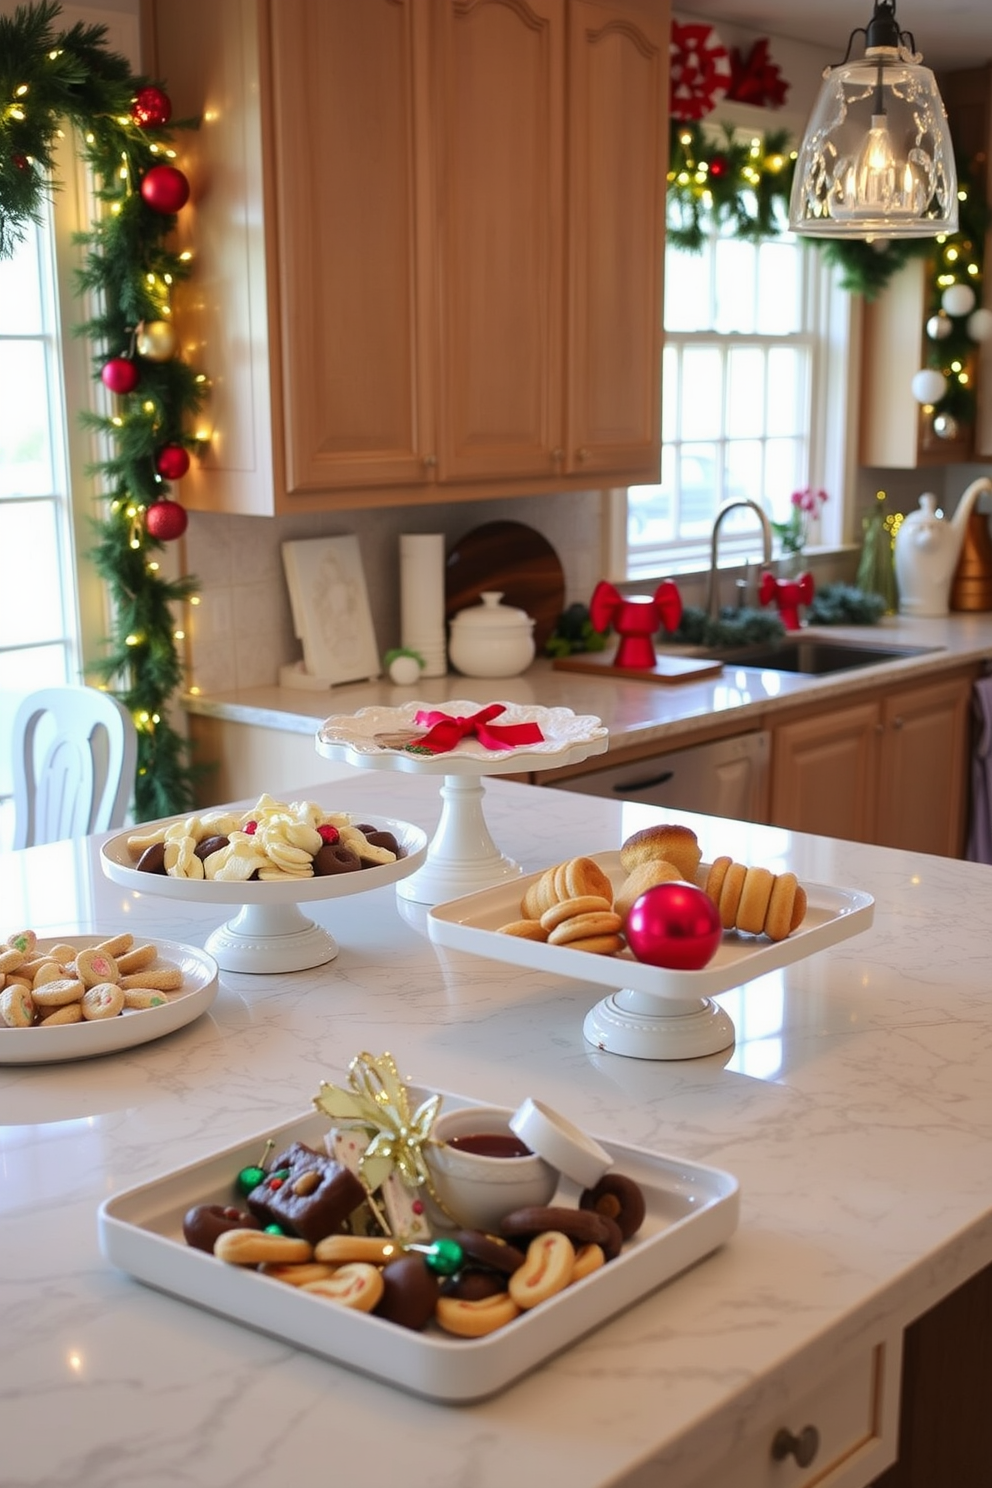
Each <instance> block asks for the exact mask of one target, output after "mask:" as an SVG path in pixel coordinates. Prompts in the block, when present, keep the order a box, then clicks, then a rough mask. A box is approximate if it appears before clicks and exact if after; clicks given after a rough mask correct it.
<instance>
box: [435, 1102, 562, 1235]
mask: <svg viewBox="0 0 992 1488" xmlns="http://www.w3.org/2000/svg"><path fill="white" fill-rule="evenodd" d="M512 1114H513V1113H512V1112H511V1111H506V1110H503V1109H502V1108H501V1107H499V1106H470V1107H466V1108H465V1109H464V1110H459V1111H445V1112H442V1114H441V1115H440V1116H439V1117H438V1119H437V1121H436V1122H435V1123H434V1132H433V1135H434V1138H435V1142H436V1143H437V1145H435V1146H431V1147H430V1148H428V1151H427V1165H428V1168H429V1169H430V1174H431V1181H432V1183H433V1186H434V1192H435V1194H436V1195H437V1197H438V1199H439V1200H440V1202H441V1204H442V1205H443V1208H444V1211H445V1213H446V1214H447V1215H448V1217H449V1218H450V1219H452V1220H454V1221H455V1222H456V1223H457V1224H458V1225H460V1226H462V1227H463V1228H465V1229H472V1230H494V1229H496V1228H497V1227H498V1225H499V1222H500V1220H501V1219H502V1218H503V1216H504V1215H506V1214H510V1213H512V1211H513V1210H514V1209H522V1208H524V1207H525V1206H527V1205H530V1204H539V1205H544V1204H547V1203H549V1202H550V1201H551V1199H552V1197H553V1196H554V1192H555V1189H556V1188H557V1187H558V1170H557V1168H553V1167H552V1166H551V1164H550V1163H547V1162H545V1161H544V1159H543V1158H542V1157H538V1156H537V1154H536V1153H535V1152H532V1151H531V1150H530V1148H529V1147H527V1146H526V1145H525V1144H524V1142H523V1141H522V1140H521V1138H520V1137H518V1136H517V1135H516V1134H515V1133H514V1132H513V1131H512V1130H511V1128H510V1117H511V1116H512Z"/></svg>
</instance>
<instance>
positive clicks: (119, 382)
mask: <svg viewBox="0 0 992 1488" xmlns="http://www.w3.org/2000/svg"><path fill="white" fill-rule="evenodd" d="M139 376H140V373H139V372H138V368H137V366H136V365H135V363H134V362H132V361H131V360H130V358H128V357H111V359H110V361H109V362H105V363H104V365H103V367H102V369H101V371H100V381H101V382H102V383H103V385H104V387H107V388H109V389H110V391H111V392H112V393H120V394H121V395H122V396H123V395H124V394H125V393H133V392H134V390H135V388H136V387H137V386H138V378H139Z"/></svg>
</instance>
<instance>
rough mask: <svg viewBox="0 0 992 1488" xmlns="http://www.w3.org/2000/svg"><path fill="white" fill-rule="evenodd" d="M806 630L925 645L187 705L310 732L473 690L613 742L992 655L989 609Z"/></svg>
mask: <svg viewBox="0 0 992 1488" xmlns="http://www.w3.org/2000/svg"><path fill="white" fill-rule="evenodd" d="M804 634H806V635H810V636H814V635H823V636H824V637H826V638H827V639H831V640H845V641H851V642H853V643H855V644H860V645H869V646H870V645H893V646H897V647H905V648H907V649H908V650H912V649H916V648H920V650H919V654H917V655H909V656H907V657H905V658H904V659H902V660H899V661H896V662H886V663H882V664H879V665H876V666H870V667H859V668H858V669H857V670H853V671H847V672H836V673H833V674H832V675H829V676H802V675H799V674H795V673H789V672H775V671H762V670H758V669H756V668H754V667H743V666H737V665H730V664H728V665H727V666H725V667H724V669H723V671H722V672H721V673H719V674H718V675H717V676H715V677H710V678H707V679H705V680H704V681H699V682H687V683H678V684H660V683H654V682H642V681H636V680H632V679H630V678H625V677H615V676H607V677H603V678H600V677H598V676H588V675H585V674H582V673H578V672H570V671H557V670H555V669H554V667H553V666H552V663H551V662H550V661H548V660H547V659H544V658H542V659H539V660H537V661H536V662H535V663H534V664H533V665H532V666H531V667H529V668H528V669H527V671H526V672H524V673H523V674H522V675H521V676H519V677H507V678H500V679H497V680H494V681H488V682H487V681H480V680H478V679H474V678H467V677H461V676H459V675H458V674H457V673H452V674H449V675H448V676H446V677H431V678H423V679H421V680H420V681H419V682H417V683H416V684H415V685H414V686H413V687H396V686H394V685H393V684H392V683H391V682H389V680H388V678H380V679H379V680H378V681H374V682H362V683H346V684H343V685H341V686H339V687H334V688H330V689H325V690H322V691H310V690H303V689H297V688H287V687H252V688H245V689H242V690H241V691H232V692H222V693H212V694H210V695H209V696H203V695H191V696H187V697H185V698H184V700H183V705H184V707H185V708H186V709H187V711H188V712H190V713H193V714H200V715H204V716H206V717H210V718H219V719H226V720H228V721H231V722H236V723H243V724H257V725H260V726H262V727H266V728H274V729H282V730H285V731H286V732H289V733H300V734H312V733H313V732H314V731H315V728H316V726H317V725H318V724H319V723H321V722H323V720H324V719H325V718H326V717H328V716H329V715H330V714H335V713H354V712H357V711H358V709H359V708H366V707H372V706H376V707H378V706H384V707H397V706H400V705H402V704H403V703H406V702H410V701H412V700H414V699H417V700H423V701H424V702H429V703H444V702H447V701H448V700H449V699H451V698H456V697H472V698H476V697H477V698H478V699H479V700H480V701H482V702H489V701H491V700H497V699H498V700H500V701H503V702H509V703H518V704H522V705H527V704H535V705H538V706H541V707H549V708H555V707H568V708H572V709H573V710H574V711H575V712H576V713H594V714H596V715H597V716H598V717H600V718H602V720H603V722H604V723H605V724H606V726H607V728H608V729H609V731H610V747H611V749H617V748H621V747H629V746H636V745H640V744H647V743H652V742H654V741H655V740H658V739H663V738H664V739H674V738H677V737H678V736H680V735H689V734H692V733H696V732H698V731H699V730H700V728H701V727H703V726H706V725H711V724H712V723H713V722H714V721H715V720H716V719H718V718H720V717H721V716H727V715H732V716H733V718H734V720H735V722H739V723H740V724H741V726H742V728H747V727H748V726H749V724H752V723H753V724H754V726H757V720H758V719H759V718H766V717H767V716H768V714H769V713H771V712H774V711H779V710H782V709H785V708H789V707H795V706H796V705H797V704H803V703H806V702H816V701H822V700H823V699H825V698H830V697H837V696H839V695H840V694H841V693H842V692H843V693H844V694H845V695H847V696H857V695H858V694H860V693H865V692H872V691H875V690H876V689H877V688H878V687H879V685H881V684H883V683H884V684H886V685H887V684H889V683H898V682H901V681H904V680H905V681H909V682H916V681H921V680H925V679H926V678H929V677H935V676H938V675H939V674H940V673H941V672H944V671H946V670H947V669H948V667H949V666H952V665H964V664H966V663H968V662H972V661H974V662H978V661H984V660H986V659H988V658H990V657H992V614H984V613H981V614H963V613H955V614H952V615H949V616H947V617H945V618H941V619H930V620H921V619H911V618H908V617H906V616H901V615H889V616H886V617H885V618H884V619H883V620H881V621H880V622H879V624H878V625H874V626H830V627H829V628H823V627H820V628H819V629H814V628H812V627H811V628H809V629H808V630H806V631H805V632H804Z"/></svg>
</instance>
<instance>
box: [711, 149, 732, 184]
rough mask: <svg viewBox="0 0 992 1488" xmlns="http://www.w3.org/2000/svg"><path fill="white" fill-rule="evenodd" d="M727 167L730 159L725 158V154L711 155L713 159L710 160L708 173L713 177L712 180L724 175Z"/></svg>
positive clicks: (728, 167)
mask: <svg viewBox="0 0 992 1488" xmlns="http://www.w3.org/2000/svg"><path fill="white" fill-rule="evenodd" d="M729 169H730V161H729V160H728V159H727V157H726V155H714V156H713V159H712V160H711V161H710V175H711V176H712V177H713V179H714V181H719V180H720V179H721V177H722V176H725V175H726V174H727V171H728V170H729Z"/></svg>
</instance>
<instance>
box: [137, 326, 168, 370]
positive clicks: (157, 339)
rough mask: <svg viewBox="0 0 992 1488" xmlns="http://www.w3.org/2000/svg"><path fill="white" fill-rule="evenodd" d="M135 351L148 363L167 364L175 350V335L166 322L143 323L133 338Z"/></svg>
mask: <svg viewBox="0 0 992 1488" xmlns="http://www.w3.org/2000/svg"><path fill="white" fill-rule="evenodd" d="M134 345H135V350H136V351H137V353H138V355H139V356H143V357H147V358H148V360H149V361H150V362H167V361H168V360H169V358H170V357H171V356H172V354H173V353H174V351H175V349H176V333H175V331H174V330H173V329H172V327H171V325H170V324H169V322H168V321H167V320H146V321H143V322H142V324H141V326H140V327H139V329H138V334H137V336H136V337H135V342H134Z"/></svg>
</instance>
